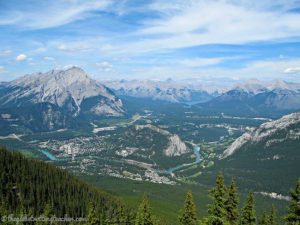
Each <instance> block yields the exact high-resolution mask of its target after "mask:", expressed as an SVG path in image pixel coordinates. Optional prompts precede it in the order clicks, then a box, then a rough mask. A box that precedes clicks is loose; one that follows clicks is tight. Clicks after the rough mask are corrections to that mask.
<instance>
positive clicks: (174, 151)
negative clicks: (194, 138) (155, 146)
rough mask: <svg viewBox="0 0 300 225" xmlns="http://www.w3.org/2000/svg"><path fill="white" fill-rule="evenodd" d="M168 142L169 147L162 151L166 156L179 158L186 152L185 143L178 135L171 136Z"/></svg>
mask: <svg viewBox="0 0 300 225" xmlns="http://www.w3.org/2000/svg"><path fill="white" fill-rule="evenodd" d="M169 140H170V141H169V146H168V148H167V149H165V150H164V153H165V155H166V156H180V155H182V154H185V153H187V152H188V149H187V147H186V145H185V143H184V142H183V141H182V140H181V139H180V137H179V136H178V135H176V134H174V135H172V136H171V137H170V138H169Z"/></svg>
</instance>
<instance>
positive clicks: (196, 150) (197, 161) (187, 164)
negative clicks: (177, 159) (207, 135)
mask: <svg viewBox="0 0 300 225" xmlns="http://www.w3.org/2000/svg"><path fill="white" fill-rule="evenodd" d="M193 150H194V155H195V157H196V159H195V162H193V163H184V164H180V165H178V166H175V167H172V168H170V169H168V170H167V172H168V173H170V174H172V173H174V172H175V171H176V170H179V169H182V168H184V167H187V166H191V165H194V164H198V163H200V162H201V157H200V146H198V145H195V144H194V148H193Z"/></svg>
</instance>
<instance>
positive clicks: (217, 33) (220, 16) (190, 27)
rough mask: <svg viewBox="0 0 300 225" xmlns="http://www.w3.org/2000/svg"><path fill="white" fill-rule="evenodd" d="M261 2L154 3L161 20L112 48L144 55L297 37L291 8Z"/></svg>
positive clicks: (299, 24)
mask: <svg viewBox="0 0 300 225" xmlns="http://www.w3.org/2000/svg"><path fill="white" fill-rule="evenodd" d="M178 2H179V3H178ZM264 2H265V4H254V3H253V4H250V3H247V1H234V0H231V1H230V0H227V1H206V0H198V1H193V0H186V1H184V3H182V2H181V4H180V1H175V3H178V4H179V6H178V7H174V5H175V6H176V4H175V3H173V1H172V4H169V5H170V6H169V8H168V4H166V3H161V2H159V3H157V2H156V4H157V5H156V6H155V7H154V9H155V10H157V11H158V12H159V13H160V14H161V18H159V19H157V18H156V19H148V20H146V21H143V23H144V27H143V28H142V29H140V30H138V31H137V32H136V33H135V35H136V36H137V37H142V38H139V39H138V41H136V40H135V41H134V42H131V43H126V44H124V45H123V46H115V50H116V52H118V51H119V52H122V53H125V52H137V53H144V52H151V51H162V50H168V49H176V48H184V47H192V46H197V45H204V44H243V43H249V42H255V41H269V40H278V39H286V38H291V37H299V35H300V34H299V30H300V14H298V13H293V12H291V11H287V10H286V9H289V7H291V6H290V5H292V4H288V3H284V2H283V1H276V2H277V4H275V3H274V2H272V1H268V3H266V0H265V1H264ZM279 3H280V4H279ZM161 5H163V6H161ZM166 5H167V6H166ZM286 5H287V6H286ZM275 6H276V7H275Z"/></svg>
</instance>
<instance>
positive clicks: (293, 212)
mask: <svg viewBox="0 0 300 225" xmlns="http://www.w3.org/2000/svg"><path fill="white" fill-rule="evenodd" d="M284 219H285V221H286V224H287V225H300V179H298V182H297V185H296V188H295V189H293V190H291V203H290V206H289V208H288V213H287V215H286V216H285V218H284Z"/></svg>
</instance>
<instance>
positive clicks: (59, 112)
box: [0, 67, 300, 134]
mask: <svg viewBox="0 0 300 225" xmlns="http://www.w3.org/2000/svg"><path fill="white" fill-rule="evenodd" d="M103 83H104V85H103V84H101V83H99V82H98V81H96V80H93V79H91V78H90V77H89V76H88V75H87V74H86V73H85V72H84V71H83V70H82V69H81V68H78V67H71V68H69V69H66V70H51V71H49V72H46V73H35V74H30V75H25V76H23V77H21V78H18V79H16V80H13V81H11V82H6V83H4V82H2V83H0V126H1V128H2V133H3V132H4V133H7V134H9V133H13V132H14V131H16V130H18V131H22V132H41V131H53V130H58V129H65V128H70V127H79V126H82V125H83V124H84V126H86V124H90V122H91V119H95V118H99V117H103V116H104V117H107V116H113V117H116V116H124V115H126V113H128V112H132V109H131V108H130V107H131V106H132V104H131V105H130V104H129V105H128V104H127V105H123V102H122V100H121V99H122V98H126V97H130V98H132V97H134V98H139V99H143V98H145V99H150V100H154V101H156V100H159V101H164V102H171V103H184V104H194V105H195V107H197V108H198V109H199V110H200V111H199V113H201V112H203V113H208V114H220V113H223V114H226V115H230V116H247V117H271V118H278V117H280V116H282V115H284V114H287V113H291V112H295V111H297V110H299V109H300V84H298V83H289V82H285V81H279V80H276V81H273V82H269V83H266V82H261V81H258V80H255V79H252V80H248V81H245V82H242V83H238V84H235V85H232V86H224V87H222V86H220V85H215V84H212V83H203V82H201V81H199V80H195V79H194V80H184V81H182V82H181V81H174V80H172V79H168V80H166V81H154V80H132V81H126V80H114V81H105V82H103ZM132 101H134V99H133V100H132ZM134 104H135V103H134V102H133V106H134ZM155 104H157V103H155Z"/></svg>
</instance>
